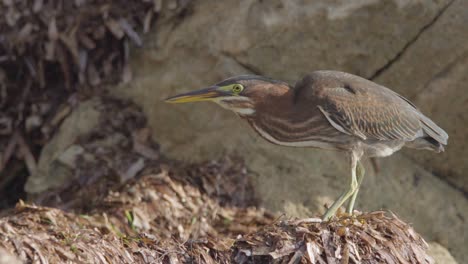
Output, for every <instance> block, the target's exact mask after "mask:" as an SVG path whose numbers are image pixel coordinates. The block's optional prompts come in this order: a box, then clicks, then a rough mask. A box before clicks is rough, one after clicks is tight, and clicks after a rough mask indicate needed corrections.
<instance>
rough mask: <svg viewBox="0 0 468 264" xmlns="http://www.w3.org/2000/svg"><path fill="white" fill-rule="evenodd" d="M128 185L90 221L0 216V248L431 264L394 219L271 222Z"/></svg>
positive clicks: (36, 256) (84, 258) (117, 256)
mask: <svg viewBox="0 0 468 264" xmlns="http://www.w3.org/2000/svg"><path fill="white" fill-rule="evenodd" d="M147 184H149V185H151V187H158V189H157V190H158V192H156V191H155V190H156V189H154V190H153V189H152V188H149V189H146V188H148V187H150V186H147ZM127 187H129V190H128V191H127V192H126V193H119V194H115V193H114V194H110V196H109V200H108V201H107V202H105V203H104V204H103V207H101V208H97V209H96V212H94V213H92V214H87V215H76V214H71V213H65V212H64V211H61V210H59V209H52V208H47V207H38V206H33V205H26V204H24V203H19V204H18V205H17V206H16V208H15V210H14V212H13V213H12V214H10V215H9V216H7V217H4V218H1V219H0V250H1V249H4V250H6V251H7V252H9V253H11V254H15V255H16V256H17V257H18V258H20V259H21V260H22V261H29V262H31V261H33V260H34V261H37V262H38V263H49V262H50V263H62V262H73V263H82V262H87V263H89V262H92V263H434V262H433V260H432V258H431V257H429V256H428V255H427V254H426V252H425V251H426V249H427V244H426V243H425V241H424V240H423V239H422V238H421V237H420V236H419V235H418V234H417V233H415V231H414V230H413V228H412V227H410V226H409V225H408V224H406V223H404V222H402V221H401V220H400V219H398V217H396V216H395V215H394V214H391V213H385V212H373V213H369V214H360V213H358V215H357V216H353V217H350V216H346V215H341V216H339V218H338V219H334V220H333V221H332V222H329V223H322V222H321V221H301V220H283V221H274V220H273V217H272V216H271V215H270V214H268V213H266V212H264V211H261V210H255V209H253V208H247V209H241V208H236V207H232V208H229V207H220V206H218V205H216V202H214V200H211V199H210V198H208V197H207V196H205V195H203V194H200V193H198V192H197V190H196V189H192V188H193V187H188V186H186V185H183V184H179V183H178V182H175V181H172V180H171V179H170V178H169V177H168V176H167V174H165V173H162V174H159V175H148V176H147V177H144V178H143V179H142V183H138V184H137V185H136V186H127ZM142 187H143V188H144V189H145V190H146V193H139V191H142V189H141V188H142ZM133 188H136V189H133ZM151 191H152V192H151ZM112 196H113V197H112ZM150 196H152V197H150ZM197 197H198V198H197ZM213 206H214V207H213Z"/></svg>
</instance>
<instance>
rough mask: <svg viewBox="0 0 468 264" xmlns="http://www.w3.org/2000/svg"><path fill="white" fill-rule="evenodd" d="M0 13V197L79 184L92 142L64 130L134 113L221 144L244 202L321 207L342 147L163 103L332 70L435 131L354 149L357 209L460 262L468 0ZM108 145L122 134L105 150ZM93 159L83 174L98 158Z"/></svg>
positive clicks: (467, 137)
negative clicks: (289, 140) (381, 94)
mask: <svg viewBox="0 0 468 264" xmlns="http://www.w3.org/2000/svg"><path fill="white" fill-rule="evenodd" d="M76 10H78V11H76ZM0 13H1V14H2V17H1V18H0V110H1V111H0V155H1V156H0V158H1V159H0V161H1V163H0V169H1V173H0V199H1V200H0V205H1V206H2V208H8V207H11V206H13V205H14V204H15V203H16V202H17V201H18V199H31V200H35V199H36V200H35V201H37V202H39V203H40V202H41V201H50V200H51V198H50V197H47V198H44V194H45V193H46V194H50V193H51V190H55V189H57V188H63V186H69V185H70V182H71V180H72V179H76V178H77V177H78V178H79V179H80V183H81V184H83V186H86V182H88V181H90V180H89V177H90V176H89V174H86V175H85V176H84V174H83V171H81V172H80V173H81V174H79V173H78V174H77V173H76V172H75V171H73V169H75V168H77V167H78V166H79V165H77V164H81V163H79V162H83V160H84V161H86V155H84V154H83V153H86V151H89V149H90V148H91V149H93V151H95V150H96V149H98V150H99V146H95V145H92V146H90V145H89V144H88V145H87V146H88V149H87V148H79V147H76V142H78V141H80V140H88V141H89V136H88V138H87V136H86V135H87V133H88V132H89V131H90V130H92V129H93V128H95V127H97V126H98V125H101V126H102V125H103V124H104V127H106V128H109V127H112V129H114V128H115V129H117V128H118V127H126V128H128V127H143V125H142V123H144V122H147V128H148V130H147V131H146V130H145V131H146V132H145V133H148V137H151V138H152V139H153V140H154V141H155V142H157V144H158V151H160V152H161V153H162V155H163V156H164V157H165V158H167V159H173V160H178V161H180V162H184V163H197V162H198V163H200V162H206V161H210V160H218V159H220V158H222V157H227V156H229V157H234V159H236V160H241V161H242V162H243V164H245V166H246V173H245V177H247V178H248V180H249V181H250V182H251V184H252V186H253V188H252V189H249V192H251V193H254V194H255V197H256V199H257V200H258V201H259V202H258V206H259V207H265V208H266V209H268V210H271V211H278V212H282V213H285V214H287V215H290V216H298V217H307V216H315V215H318V214H321V213H323V212H324V204H330V203H331V202H332V201H333V200H334V199H335V198H336V197H337V196H338V195H339V194H340V192H341V191H342V186H344V184H345V183H346V182H347V181H348V174H349V171H348V170H349V169H348V163H347V160H346V157H345V156H344V155H343V154H340V153H336V152H330V151H324V150H316V149H294V148H287V147H280V146H275V145H271V144H269V143H267V142H265V141H264V140H263V139H261V138H259V137H258V136H257V135H256V134H255V133H254V132H253V131H252V130H251V129H250V128H249V127H248V125H247V124H246V123H244V122H242V121H241V120H240V119H239V118H238V117H237V116H235V115H234V114H233V113H231V112H229V111H226V110H224V109H221V108H220V107H218V106H215V105H211V104H209V103H206V104H205V103H203V104H197V105H180V106H179V105H177V106H174V105H167V104H164V103H163V102H162V100H163V99H164V98H166V97H168V96H170V95H174V94H177V93H180V92H185V91H189V90H194V89H198V88H202V87H206V86H209V85H212V84H213V83H216V82H218V81H220V80H223V79H225V78H227V77H230V76H233V75H239V74H258V75H265V76H268V77H271V78H274V79H279V80H284V81H287V82H289V83H291V84H294V83H295V82H296V81H298V80H299V79H300V78H301V77H302V76H304V75H305V74H307V73H309V72H312V71H315V70H324V69H329V70H340V71H346V72H350V73H353V74H357V75H360V76H362V77H365V78H367V79H370V80H372V81H374V82H377V83H379V84H382V85H384V86H387V87H389V88H391V89H393V90H394V91H396V92H398V93H399V94H401V95H403V96H405V97H406V98H408V99H410V100H411V101H412V102H414V103H415V104H416V106H418V107H419V109H420V110H421V111H422V112H423V113H424V114H425V115H427V116H428V117H430V118H431V119H432V120H434V121H435V122H436V123H437V124H438V125H439V126H441V127H442V128H443V129H445V130H446V131H447V133H448V134H449V137H450V138H449V144H448V146H447V147H446V150H445V152H443V153H440V154H436V153H432V152H426V151H422V150H420V151H418V150H404V151H400V152H398V153H396V154H394V155H393V156H391V157H389V158H384V159H379V160H377V164H376V166H372V164H371V163H370V162H369V161H366V162H365V164H366V171H367V175H366V178H365V179H364V182H363V185H362V188H361V191H360V195H359V198H358V201H357V205H356V207H357V209H358V210H363V211H372V210H380V209H385V210H391V211H392V212H394V213H396V214H397V215H399V216H401V217H402V219H404V220H405V221H406V222H409V223H412V224H413V226H414V227H415V229H416V230H417V231H418V232H420V233H421V234H422V235H423V236H424V237H425V239H426V240H428V241H435V242H437V243H439V244H441V245H443V246H444V247H446V248H447V249H448V250H449V251H450V252H451V253H452V254H453V255H454V257H455V258H456V259H457V260H458V261H459V263H467V262H468V252H467V251H466V246H467V244H466V241H468V225H467V221H468V200H467V197H468V178H467V177H466V174H467V173H468V146H467V142H468V86H467V82H468V74H467V73H468V1H465V0H458V1H457V0H439V1H419V0H390V1H375V0H359V1H344V0H341V1H340V0H333V1H325V0H316V1H303V0H288V1H286V0H282V1H281V0H269V1H266V0H265V1H261V0H241V1H239V0H224V1H216V0H193V1H188V0H185V1H181V0H179V1H175V0H174V1H132V2H131V3H127V2H126V1H86V0H81V1H78V0H76V1H20V0H18V1H17V0H9V1H7V0H4V1H3V2H1V3H0ZM109 98H112V99H109ZM109 101H112V103H111V104H112V105H113V107H114V108H112V109H111V110H110V108H108V107H106V105H107V104H108V103H109ZM115 101H119V102H131V104H132V105H133V106H132V107H135V108H136V109H139V110H138V111H141V113H140V114H138V115H131V114H128V115H123V117H122V114H121V113H122V112H125V111H124V110H126V109H128V107H127V106H125V105H126V104H120V103H116V102H115ZM116 105H117V106H116ZM104 121H105V122H104ZM103 122H104V123H103ZM104 132H106V130H105V128H104V129H103V130H102V133H104ZM123 137H129V138H131V137H132V133H130V132H128V133H123ZM83 138H85V139H83ZM100 140H101V143H100V144H104V143H102V142H104V141H105V144H107V145H106V146H115V144H121V143H122V141H121V140H122V139H121V138H117V139H116V138H115V137H113V138H110V137H109V138H107V136H106V135H105V134H103V135H100ZM106 140H107V141H106ZM122 144H123V143H122ZM155 144H156V143H155ZM118 151H120V152H125V151H126V150H125V144H123V145H121V146H120V145H119V148H112V151H111V153H113V154H112V155H113V156H112V157H119V158H120V157H121V156H120V155H119V153H120V152H118ZM97 153H100V152H99V151H98V152H97ZM116 153H117V154H116ZM145 153H146V154H145V155H146V156H145V155H143V156H145V157H147V156H148V155H150V154H148V153H147V152H145ZM140 154H141V153H140ZM83 155H84V158H83ZM99 155H101V154H99ZM150 156H151V155H150ZM77 157H80V158H79V159H77ZM134 158H135V157H131V158H128V159H129V160H131V162H130V161H128V160H126V159H127V157H124V158H122V159H123V160H124V161H122V160H119V162H117V161H115V163H118V164H112V162H110V163H106V164H108V166H110V167H111V168H114V169H115V167H118V166H123V165H122V164H126V162H127V163H128V164H130V165H128V166H127V167H125V168H124V169H122V170H123V171H125V173H123V176H122V177H123V178H124V180H123V181H124V182H125V181H126V180H128V179H129V178H133V177H134V176H135V175H137V174H138V172H139V171H140V170H141V168H140V167H141V166H143V165H141V164H140V165H138V164H139V163H137V162H136V163H135V159H134ZM77 160H78V161H77ZM137 160H138V159H137ZM109 164H110V165H109ZM135 164H137V165H135ZM139 166H140V167H139ZM93 168H94V169H93V173H92V174H93V177H97V176H96V171H97V168H102V166H98V165H95V167H93ZM139 168H140V170H139ZM130 169H133V170H132V171H131V172H129V170H130ZM133 171H136V172H135V173H133ZM88 172H89V171H88ZM102 173H104V172H102ZM98 174H99V173H98ZM83 178H86V179H85V180H83ZM62 190H63V189H62ZM238 195H245V194H240V193H239V194H238ZM37 199H39V200H37ZM54 199H55V198H54ZM61 199H64V198H63V197H62V198H61ZM52 200H53V199H52Z"/></svg>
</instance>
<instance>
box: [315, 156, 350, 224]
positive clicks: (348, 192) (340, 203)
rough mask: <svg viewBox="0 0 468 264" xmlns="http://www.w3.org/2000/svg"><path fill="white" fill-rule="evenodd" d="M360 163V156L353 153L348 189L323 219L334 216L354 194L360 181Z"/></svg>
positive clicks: (326, 219)
mask: <svg viewBox="0 0 468 264" xmlns="http://www.w3.org/2000/svg"><path fill="white" fill-rule="evenodd" d="M357 163H358V157H357V156H356V155H355V154H354V153H353V154H351V182H350V184H349V187H348V189H346V190H345V191H344V192H343V193H342V194H341V195H340V197H338V199H337V200H336V201H335V202H334V203H333V204H332V205H331V206H330V208H328V210H327V211H326V212H325V214H324V215H323V216H322V220H323V221H328V220H330V218H332V216H334V215H335V213H336V211H337V210H338V208H340V207H341V206H342V205H343V203H345V202H346V200H348V199H349V198H350V197H351V195H353V194H354V193H355V192H356V190H357V189H358V181H357V178H356V166H357Z"/></svg>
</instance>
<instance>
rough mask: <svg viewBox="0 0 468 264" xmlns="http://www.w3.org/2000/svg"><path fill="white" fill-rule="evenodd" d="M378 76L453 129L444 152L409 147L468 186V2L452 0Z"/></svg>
mask: <svg viewBox="0 0 468 264" xmlns="http://www.w3.org/2000/svg"><path fill="white" fill-rule="evenodd" d="M439 13H440V15H439V16H438V17H437V19H435V20H434V22H433V23H432V24H431V26H430V27H427V28H424V29H422V30H421V31H420V35H419V36H418V37H417V38H416V39H415V40H414V41H413V42H412V43H411V45H409V46H408V47H407V48H406V49H405V50H404V51H403V52H402V53H401V54H400V56H398V57H397V59H396V60H395V61H394V62H392V63H389V64H388V65H387V66H386V69H385V71H383V72H382V73H381V74H380V75H379V76H377V77H376V78H375V81H377V82H380V83H382V84H384V85H386V86H388V87H391V88H392V89H394V90H395V91H397V92H399V93H401V94H403V95H405V96H406V97H408V98H409V99H411V100H412V101H413V102H414V103H415V104H416V105H417V106H419V108H420V109H421V110H422V111H423V113H425V114H426V115H427V116H429V117H431V118H432V119H433V120H434V121H436V123H437V124H439V125H440V126H441V127H443V128H444V129H445V130H446V131H447V132H448V134H449V136H450V138H449V145H448V146H447V148H446V152H445V153H444V154H443V155H431V154H430V153H425V152H418V153H413V152H412V153H409V152H406V154H407V155H409V156H410V157H411V158H412V159H414V160H416V161H418V162H419V163H420V164H423V165H424V166H425V167H427V168H428V169H430V170H433V171H434V172H436V173H437V174H438V175H439V176H441V177H444V178H446V179H448V180H449V181H450V182H451V183H452V184H454V185H455V186H457V187H459V188H461V189H462V190H463V191H465V192H468V177H466V172H467V171H468V163H467V162H466V157H468V148H466V147H465V145H466V142H468V127H467V126H466V125H465V124H467V123H468V104H467V102H468V94H467V93H466V92H461V91H466V89H467V87H466V83H467V82H468V76H467V75H466V73H467V72H468V2H466V1H452V2H451V4H450V5H449V6H448V7H447V8H446V9H445V10H444V11H440V12H439Z"/></svg>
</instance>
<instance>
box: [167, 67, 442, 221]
mask: <svg viewBox="0 0 468 264" xmlns="http://www.w3.org/2000/svg"><path fill="white" fill-rule="evenodd" d="M198 101H212V102H215V103H217V104H219V105H221V106H222V107H224V108H227V109H229V110H232V111H234V112H235V113H237V114H238V115H239V116H240V117H241V118H243V119H245V120H246V121H247V122H248V123H249V124H250V126H251V127H252V128H253V129H254V130H255V131H256V132H257V133H258V134H259V135H260V136H261V137H263V138H265V139H266V140H268V141H269V142H271V143H273V144H277V145H282V146H291V147H313V148H320V149H329V150H336V151H344V152H347V153H349V157H350V165H351V181H350V183H349V186H348V188H347V189H346V190H345V191H344V192H343V194H341V196H340V197H339V198H338V199H337V200H336V201H335V202H334V203H333V204H332V205H331V206H330V208H329V209H328V210H327V212H326V213H325V214H324V215H323V220H324V221H328V220H330V218H331V217H332V216H334V215H335V213H336V211H337V210H338V208H340V207H341V206H342V205H343V204H344V203H345V202H346V201H348V206H347V213H349V214H352V213H353V207H354V203H355V200H356V196H357V194H358V191H359V187H360V185H361V182H362V179H363V177H364V168H363V166H362V165H361V163H360V160H361V158H362V157H385V156H389V155H391V154H393V153H394V152H395V151H398V150H400V149H401V148H402V147H403V146H406V147H410V148H416V149H427V150H432V151H435V152H441V151H443V150H444V145H446V144H447V139H448V135H447V133H446V132H445V131H444V130H442V129H441V128H440V127H439V126H437V125H436V124H435V123H434V122H433V121H432V120H430V119H429V118H428V117H426V116H425V115H424V114H422V113H421V112H420V111H419V110H418V109H417V108H416V106H415V105H414V104H412V103H411V102H410V101H409V100H408V99H406V98H404V97H403V96H401V95H399V94H397V93H396V92H394V91H392V90H390V89H388V88H386V87H384V86H381V85H379V84H376V83H374V82H371V81H369V80H366V79H364V78H361V77H359V76H356V75H352V74H349V73H344V72H338V71H316V72H312V73H311V74H308V75H306V76H305V77H304V78H303V79H302V80H301V81H299V82H297V83H296V85H295V86H294V87H293V86H290V85H289V84H288V83H286V82H282V81H278V80H273V79H270V78H266V77H263V76H255V75H241V76H236V77H232V78H229V79H226V80H224V81H222V82H220V83H217V84H215V85H213V86H211V87H208V88H205V89H201V90H197V91H193V92H188V93H184V94H180V95H176V96H173V97H170V98H168V99H166V102H169V103H186V102H198Z"/></svg>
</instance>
